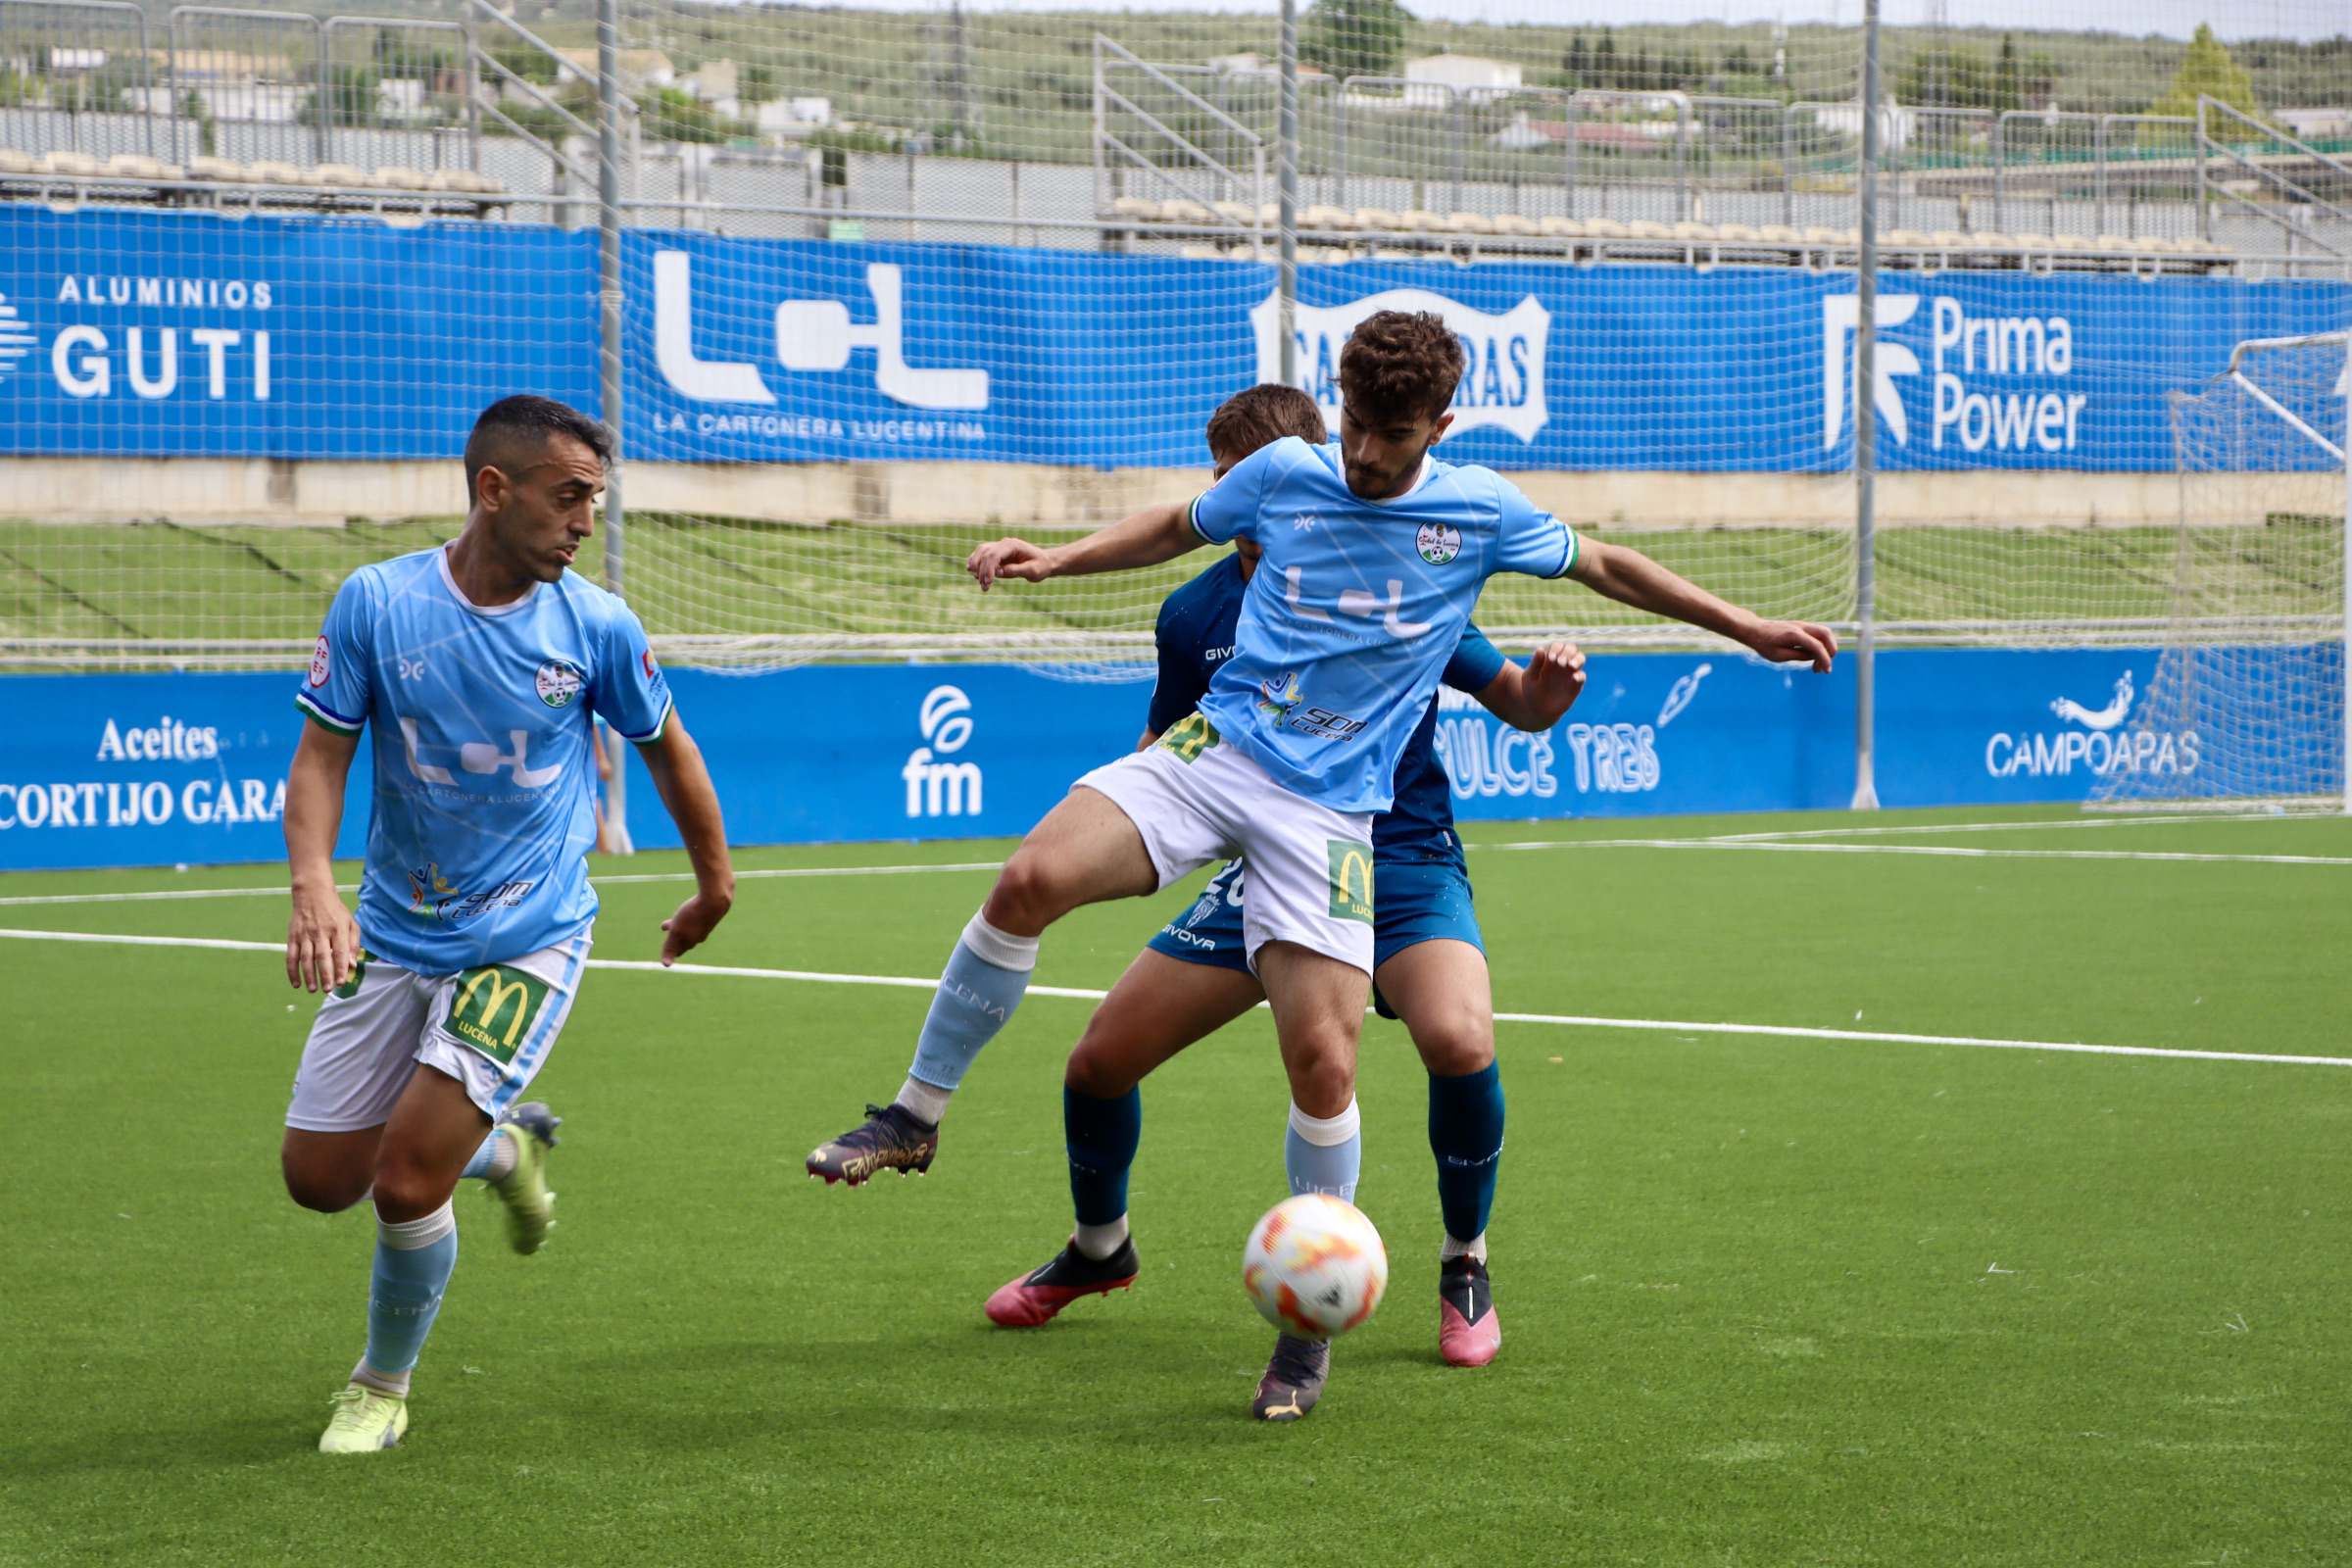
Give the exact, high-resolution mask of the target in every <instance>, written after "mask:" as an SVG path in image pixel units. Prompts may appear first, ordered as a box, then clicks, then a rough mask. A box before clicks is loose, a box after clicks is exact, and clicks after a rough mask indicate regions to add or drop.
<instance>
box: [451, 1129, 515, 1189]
mask: <svg viewBox="0 0 2352 1568" xmlns="http://www.w3.org/2000/svg"><path fill="white" fill-rule="evenodd" d="M509 1141H510V1140H509V1139H508V1138H507V1135H506V1134H505V1133H502V1132H500V1131H499V1130H498V1129H497V1128H495V1127H493V1128H491V1129H490V1136H489V1137H487V1138H485V1139H483V1140H482V1147H481V1148H479V1149H477V1150H475V1151H474V1152H473V1157H472V1158H471V1159H469V1160H467V1161H466V1168H465V1169H464V1170H462V1171H460V1172H458V1174H459V1175H461V1176H484V1177H491V1176H503V1175H505V1174H506V1171H502V1170H500V1169H499V1168H498V1167H499V1165H500V1163H501V1161H500V1157H499V1156H500V1155H502V1154H504V1153H505V1152H506V1150H505V1149H503V1148H501V1147H500V1146H501V1145H504V1144H507V1143H508V1142H509ZM505 1163H506V1167H507V1170H513V1169H514V1168H515V1165H514V1162H513V1161H512V1160H508V1161H506V1162H505Z"/></svg>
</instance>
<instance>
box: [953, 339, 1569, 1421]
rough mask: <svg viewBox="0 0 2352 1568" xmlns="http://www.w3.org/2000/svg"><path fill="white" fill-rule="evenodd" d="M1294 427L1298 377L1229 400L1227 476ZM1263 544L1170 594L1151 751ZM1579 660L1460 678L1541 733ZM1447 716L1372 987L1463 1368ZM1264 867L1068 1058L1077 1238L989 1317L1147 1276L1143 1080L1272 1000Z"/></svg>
mask: <svg viewBox="0 0 2352 1568" xmlns="http://www.w3.org/2000/svg"><path fill="white" fill-rule="evenodd" d="M1284 435H1297V436H1299V437H1300V438H1301V439H1303V440H1307V441H1310V442H1317V443H1319V441H1320V438H1321V435H1322V416H1321V413H1320V411H1319V410H1317V408H1316V407H1315V405H1314V403H1313V401H1312V400H1311V399H1309V398H1308V397H1307V396H1306V395H1305V394H1304V393H1302V392H1299V391H1297V390H1295V389H1293V388H1290V387H1281V386H1271V385H1268V386H1258V387H1252V388H1250V390H1249V391H1247V392H1244V393H1242V394H1239V395H1238V396H1236V397H1235V398H1234V399H1232V400H1231V401H1230V402H1228V403H1227V405H1226V406H1225V407H1224V408H1223V409H1220V410H1219V411H1218V414H1217V417H1216V418H1215V419H1213V420H1211V422H1210V425H1209V445H1210V450H1211V451H1212V453H1214V454H1215V456H1216V460H1217V465H1218V469H1219V472H1220V473H1222V472H1223V470H1224V469H1226V468H1228V467H1230V466H1232V465H1233V464H1234V463H1236V462H1239V461H1240V460H1241V459H1242V458H1244V457H1247V456H1249V454H1250V453H1251V452H1252V451H1255V450H1256V449H1257V448H1258V447H1259V446H1262V445H1264V444H1265V443H1267V442H1269V441H1272V440H1275V439H1279V438H1280V437H1281V436H1284ZM1257 557H1258V552H1257V550H1256V548H1255V546H1254V545H1253V544H1252V543H1250V541H1248V540H1244V541H1241V542H1240V544H1239V546H1238V548H1237V550H1236V553H1235V554H1234V555H1231V556H1228V557H1227V558H1225V559H1224V560H1223V561H1220V562H1218V563H1217V564H1215V565H1213V566H1211V567H1209V568H1208V569H1207V570H1206V571H1204V572H1202V573H1201V575H1200V576H1198V577H1195V578H1194V579H1193V580H1192V581H1191V582H1189V583H1187V584H1186V585H1185V586H1184V587H1182V588H1179V589H1178V590H1177V591H1176V592H1175V593H1173V594H1170V595H1169V596H1168V598H1167V601H1166V602H1165V603H1164V604H1163V605H1162V606H1161V607H1160V613H1159V621H1158V627H1157V641H1158V648H1159V680H1158V684H1157V686H1156V687H1155V688H1154V689H1153V691H1152V706H1151V711H1150V716H1149V718H1148V720H1147V724H1146V729H1145V733H1144V736H1143V740H1142V742H1141V745H1142V746H1147V747H1148V746H1151V745H1152V744H1154V743H1155V742H1156V741H1157V740H1158V738H1159V736H1160V734H1161V733H1162V732H1164V731H1166V730H1168V729H1170V728H1172V727H1173V726H1175V725H1176V724H1178V723H1180V722H1182V721H1183V720H1184V719H1185V718H1186V717H1188V716H1189V715H1190V714H1191V713H1192V712H1193V711H1194V709H1195V707H1196V706H1197V705H1198V703H1199V702H1200V700H1201V696H1202V695H1203V694H1204V693H1205V692H1206V691H1207V690H1208V687H1209V683H1210V681H1211V680H1212V678H1213V677H1214V675H1215V673H1216V670H1217V667H1218V665H1219V664H1220V663H1221V662H1223V661H1225V660H1226V659H1229V658H1231V657H1232V653H1233V647H1234V641H1235V635H1236V629H1237V625H1238V622H1239V619H1240V616H1241V613H1242V598H1243V593H1244V589H1245V586H1246V584H1247V583H1248V582H1249V580H1250V575H1251V573H1252V571H1253V570H1254V568H1255V566H1256V563H1257ZM1583 664H1584V659H1583V656H1582V655H1581V654H1579V653H1577V652H1576V650H1575V649H1574V648H1573V647H1571V646H1569V645H1567V644H1564V643H1562V644H1554V645H1552V646H1550V647H1547V648H1545V649H1544V650H1543V651H1542V652H1541V653H1539V654H1538V655H1537V656H1536V658H1535V659H1534V660H1533V661H1531V662H1530V665H1529V666H1528V667H1526V668H1522V667H1521V666H1519V665H1517V664H1513V663H1511V662H1509V661H1508V660H1506V659H1505V658H1504V657H1503V656H1502V654H1501V653H1500V652H1498V651H1497V650H1496V649H1495V646H1494V644H1492V643H1490V642H1489V641H1488V640H1487V639H1486V637H1485V636H1484V635H1483V634H1482V633H1480V632H1479V631H1478V630H1477V628H1476V627H1472V628H1470V629H1469V630H1467V631H1466V632H1465V633H1464V635H1463V636H1462V638H1461V639H1460V642H1459V644H1458V645H1457V646H1456V648H1455V650H1454V652H1453V655H1452V657H1451V658H1450V659H1449V660H1448V661H1447V662H1446V670H1445V675H1444V680H1445V683H1446V685H1449V686H1452V687H1454V688H1455V689H1456V690H1459V691H1463V692H1466V693H1469V694H1471V695H1472V696H1474V697H1476V698H1477V699H1478V700H1479V701H1480V702H1482V703H1483V704H1485V705H1486V706H1487V707H1488V708H1489V709H1491V710H1492V711H1494V712H1495V714H1496V715H1497V716H1498V717H1500V718H1502V719H1503V720H1504V721H1505V722H1507V723H1511V724H1514V725H1516V726H1518V727H1520V728H1523V729H1530V730H1542V729H1548V728H1549V727H1550V726H1551V725H1552V724H1553V723H1555V722H1557V721H1558V719H1559V717H1560V715H1561V713H1563V712H1565V711H1567V709H1568V706H1569V705H1570V704H1571V703H1573V702H1574V701H1575V699H1576V695H1577V693H1578V691H1579V690H1581V688H1582V686H1583V680H1584V675H1583ZM1436 728H1437V711H1436V705H1435V704H1434V703H1433V704H1431V705H1430V707H1429V709H1428V711H1425V712H1424V713H1423V715H1422V717H1421V719H1420V722H1419V725H1418V727H1417V728H1416V729H1415V730H1414V731H1413V734H1412V738H1411V740H1410V741H1409V743H1408V744H1407V745H1406V747H1405V749H1404V752H1403V755H1402V758H1401V759H1400V760H1399V761H1398V763H1397V776H1396V781H1395V802H1394V804H1393V805H1392V806H1391V808H1390V809H1389V810H1387V811H1385V812H1383V813H1381V814H1380V815H1379V816H1377V817H1376V818H1375V819H1374V821H1373V826H1372V843H1373V850H1374V858H1375V862H1376V867H1375V874H1374V878H1373V881H1374V886H1375V887H1376V888H1377V890H1378V896H1377V898H1376V900H1375V909H1376V912H1375V916H1374V943H1375V955H1374V980H1375V987H1374V993H1373V995H1374V1000H1375V1005H1377V1006H1378V1007H1379V1008H1380V1010H1381V1011H1382V1013H1383V1014H1384V1015H1386V1016H1388V1017H1392V1018H1395V1017H1399V1016H1401V1017H1402V1018H1403V1020H1404V1022H1405V1025H1406V1027H1407V1028H1408V1029H1409V1030H1410V1031H1411V1033H1412V1037H1413V1043H1414V1045H1415V1046H1416V1047H1417V1048H1418V1049H1419V1051H1420V1053H1421V1056H1422V1062H1423V1065H1424V1066H1425V1067H1427V1069H1428V1071H1429V1074H1430V1080H1429V1083H1430V1089H1429V1095H1430V1102H1429V1129H1430V1147H1431V1150H1432V1152H1434V1153H1435V1154H1436V1156H1437V1160H1438V1196H1439V1202H1440V1205H1441V1207H1442V1209H1443V1210H1444V1214H1445V1219H1446V1243H1445V1246H1444V1249H1443V1255H1442V1257H1441V1260H1440V1264H1439V1332H1438V1341H1439V1347H1440V1348H1441V1350H1442V1351H1443V1353H1444V1354H1445V1356H1446V1360H1448V1361H1450V1362H1452V1363H1453V1364H1454V1365H1457V1366H1483V1365H1485V1364H1486V1363H1487V1362H1489V1361H1491V1360H1493V1359H1494V1357H1495V1351H1496V1349H1497V1348H1499V1346H1500V1344H1501V1329H1500V1322H1499V1320H1498V1318H1497V1317H1496V1315H1495V1310H1494V1302H1493V1299H1492V1296H1491V1294H1490V1291H1489V1286H1488V1280H1487V1270H1486V1255H1487V1245H1486V1228H1487V1213H1488V1210H1489V1208H1490V1207H1491V1205H1492V1203H1493V1201H1494V1194H1495V1167H1496V1165H1497V1163H1498V1161H1499V1159H1500V1155H1501V1151H1502V1120H1503V1103H1502V1088H1501V1082H1500V1075H1499V1072H1498V1069H1497V1068H1496V1066H1495V1042H1494V1033H1495V1028H1494V1003H1493V999H1492V997H1491V995H1490V993H1489V988H1488V981H1487V969H1486V956H1485V952H1484V948H1483V945H1482V943H1481V940H1480V935H1479V929H1478V917H1477V912H1476V909H1475V907H1473V904H1472V899H1471V891H1470V878H1469V872H1468V868H1467V866H1466V865H1465V864H1464V863H1463V859H1462V848H1461V842H1460V840H1459V839H1457V838H1456V837H1455V836H1454V832H1453V802H1452V794H1451V790H1450V787H1449V785H1448V782H1447V779H1446V769H1445V766H1444V764H1443V763H1442V762H1440V760H1438V757H1437V753H1436V749H1435V746H1434V744H1433V737H1434V735H1435V733H1436ZM1248 877H1249V873H1248V869H1247V867H1246V865H1245V864H1244V862H1243V861H1241V860H1238V859H1237V860H1234V861H1231V862H1229V863H1227V864H1226V865H1225V867H1224V868H1223V869H1221V870H1220V871H1218V872H1217V874H1216V875H1215V876H1214V877H1212V878H1211V879H1210V880H1209V884H1208V886H1207V888H1206V889H1205V890H1203V892H1202V893H1201V897H1200V898H1199V900H1198V901H1197V902H1196V903H1195V904H1194V905H1193V906H1192V907H1191V908H1190V909H1189V910H1188V911H1187V912H1186V913H1185V914H1183V915H1181V916H1179V917H1178V918H1177V919H1176V920H1174V921H1172V922H1170V923H1169V924H1168V925H1167V926H1166V927H1165V928H1164V929H1162V930H1161V932H1160V933H1159V935H1158V936H1156V937H1154V938H1153V939H1152V943H1151V945H1150V947H1149V948H1148V949H1147V950H1146V951H1145V952H1144V953H1143V954H1142V955H1140V956H1138V957H1137V959H1136V961H1135V963H1134V964H1133V965H1132V966H1131V967H1130V968H1129V969H1128V971H1127V974H1126V975H1125V976H1124V977H1123V978H1122V979H1121V980H1120V982H1119V984H1118V986H1117V988H1115V989H1114V990H1113V991H1112V993H1111V995H1110V998H1109V999H1108V1000H1106V1001H1105V1002H1104V1003H1103V1006H1102V1008H1101V1009H1100V1010H1099V1011H1098V1012H1097V1014H1096V1017H1095V1021H1094V1022H1093V1023H1092V1024H1091V1025H1090V1026H1089V1028H1088V1030H1087V1032H1086V1035H1085V1036H1084V1038H1082V1039H1081V1040H1080V1042H1079V1044H1078V1047H1077V1049H1076V1050H1075V1051H1073V1052H1072V1053H1071V1055H1070V1061H1069V1067H1068V1070H1067V1073H1066V1075H1065V1084H1066V1087H1065V1094H1064V1103H1065V1106H1066V1107H1067V1113H1068V1129H1069V1134H1070V1146H1071V1168H1072V1191H1073V1195H1074V1196H1075V1197H1077V1198H1078V1200H1079V1210H1080V1211H1079V1214H1078V1221H1079V1223H1078V1228H1077V1235H1076V1237H1074V1238H1073V1240H1072V1241H1071V1243H1070V1245H1069V1247H1068V1248H1067V1249H1065V1250H1063V1252H1061V1253H1060V1254H1058V1255H1057V1256H1055V1257H1054V1259H1053V1260H1052V1261H1051V1262H1049V1263H1048V1264H1046V1265H1045V1267H1043V1268H1041V1269H1038V1270H1035V1271H1034V1272H1032V1273H1030V1274H1026V1275H1023V1276H1022V1277H1021V1278H1019V1279H1017V1280H1014V1281H1012V1282H1011V1283H1009V1284H1007V1285H1006V1286H1005V1288H1004V1289H1003V1290H1001V1291H999V1292H998V1293H997V1294H996V1296H994V1297H992V1298H991V1299H990V1301H989V1315H990V1316H991V1317H992V1318H994V1319H996V1320H997V1321H998V1322H1000V1323H1004V1324H1006V1325H1008V1326H1016V1327H1028V1326H1034V1325H1037V1324H1040V1323H1044V1322H1046V1321H1047V1320H1049V1319H1051V1318H1052V1317H1053V1316H1054V1314H1055V1313H1056V1312H1058V1311H1059V1310H1060V1309H1061V1308H1062V1307H1063V1306H1065V1305H1067V1304H1068V1303H1069V1302H1070V1301H1072V1300H1074V1299H1077V1298H1078V1297H1080V1296H1084V1295H1093V1294H1097V1293H1099V1292H1102V1291H1106V1290H1113V1289H1117V1288H1119V1286H1121V1285H1123V1284H1125V1283H1126V1282H1128V1281H1130V1280H1132V1279H1133V1278H1134V1277H1135V1253H1134V1249H1133V1246H1132V1244H1131V1243H1130V1242H1129V1241H1128V1238H1127V1220H1126V1213H1125V1208H1126V1203H1125V1192H1124V1189H1125V1175H1126V1167H1127V1164H1128V1163H1129V1161H1130V1160H1132V1158H1133V1149H1134V1134H1135V1131H1136V1129H1137V1126H1138V1123H1139V1120H1140V1101H1139V1097H1138V1094H1137V1090H1136V1085H1137V1083H1138V1081H1139V1080H1140V1079H1142V1078H1143V1077H1144V1076H1145V1075H1147V1074H1148V1073H1150V1072H1151V1071H1152V1069H1153V1068H1154V1067H1156V1066H1158V1065H1159V1064H1160V1063H1161V1062H1163V1061H1166V1060H1167V1059H1168V1058H1169V1057H1171V1056H1173V1055H1175V1054H1177V1053H1178V1052H1180V1051H1182V1050H1184V1049H1185V1048H1186V1047H1187V1046H1190V1045H1191V1044H1193V1043H1194V1042H1195V1041H1197V1040H1200V1039H1201V1038H1203V1037H1204V1036H1206V1035H1208V1034H1210V1033H1212V1032H1214V1031H1215V1030H1216V1029H1218V1028H1221V1027H1222V1026H1223V1025H1224V1024H1226V1023H1228V1022H1230V1021H1231V1020H1232V1019H1234V1018H1237V1017H1239V1016H1240V1015H1241V1014H1242V1013H1244V1012H1246V1011H1248V1010H1249V1009H1250V1008H1251V1007H1253V1006H1255V1005H1257V1003H1258V1002H1259V1001H1260V1000H1262V998H1263V997H1264V994H1265V993H1264V991H1263V989H1262V988H1261V987H1260V986H1259V984H1258V982H1257V979H1256V977H1255V976H1254V975H1253V974H1252V973H1251V972H1250V966H1249V963H1248V961H1247V958H1246V956H1245V954H1244V933H1243V924H1242V911H1243V907H1244V904H1245V901H1246V899H1247V897H1248V891H1247V890H1248ZM1204 970H1205V971H1209V972H1206V973H1204V972H1203V971H1204ZM1392 1004H1393V1005H1392ZM1352 1121H1353V1107H1352V1106H1350V1107H1349V1109H1348V1113H1346V1114H1344V1115H1343V1116H1341V1117H1335V1118H1325V1119H1323V1120H1320V1121H1318V1120H1316V1119H1314V1118H1307V1117H1303V1116H1302V1115H1301V1114H1300V1113H1299V1111H1298V1109H1297V1106H1296V1105H1295V1104H1294V1106H1293V1110H1292V1126H1291V1131H1290V1135H1289V1138H1290V1141H1291V1142H1292V1143H1294V1144H1301V1143H1302V1144H1307V1145H1313V1144H1316V1143H1322V1142H1326V1141H1328V1142H1331V1143H1337V1142H1339V1141H1341V1140H1343V1139H1345V1138H1347V1137H1348V1136H1349V1135H1351V1134H1352V1132H1353V1127H1352ZM1335 1123H1348V1124H1349V1125H1345V1126H1342V1125H1334V1124H1335ZM1335 1135H1336V1136H1335ZM1303 1152H1304V1151H1297V1150H1295V1151H1294V1155H1297V1154H1299V1153H1303ZM1314 1163H1315V1162H1314V1161H1313V1159H1312V1158H1311V1156H1309V1157H1307V1158H1305V1159H1300V1158H1298V1157H1294V1158H1292V1159H1289V1160H1286V1164H1288V1165H1290V1166H1291V1167H1292V1184H1293V1187H1294V1190H1297V1191H1307V1190H1326V1189H1317V1188H1313V1187H1312V1186H1311V1175H1310V1184H1309V1185H1307V1186H1302V1185H1301V1184H1300V1175H1301V1172H1302V1171H1305V1172H1309V1173H1311V1171H1312V1168H1313V1165H1314ZM1353 1185H1354V1184H1353V1182H1352V1181H1349V1180H1346V1179H1344V1178H1343V1180H1342V1182H1341V1183H1340V1184H1339V1185H1337V1186H1336V1187H1334V1188H1331V1189H1328V1190H1332V1191H1335V1192H1337V1194H1338V1196H1340V1197H1342V1198H1351V1197H1352V1189H1353ZM1305 1343H1306V1342H1300V1345H1299V1347H1298V1348H1293V1347H1289V1346H1287V1345H1286V1346H1283V1347H1278V1348H1277V1351H1276V1355H1275V1361H1274V1364H1273V1365H1272V1366H1271V1367H1269V1369H1268V1373H1267V1380H1266V1382H1265V1384H1263V1385H1261V1387H1260V1391H1259V1397H1258V1400H1257V1403H1258V1405H1259V1407H1260V1408H1259V1411H1258V1413H1259V1414H1260V1415H1265V1414H1267V1413H1268V1412H1269V1410H1272V1411H1279V1412H1282V1413H1285V1414H1303V1413H1304V1412H1305V1410H1306V1409H1308V1408H1311V1407H1312V1405H1313V1403H1314V1400H1315V1397H1316V1394H1317V1393H1318V1392H1319V1390H1320V1386H1321V1383H1322V1371H1323V1366H1324V1365H1325V1364H1326V1362H1325V1357H1327V1354H1328V1351H1327V1350H1325V1349H1322V1348H1311V1349H1310V1348H1304V1347H1305ZM1286 1348H1288V1349H1292V1350H1293V1352H1294V1353H1293V1354H1292V1356H1291V1357H1290V1359H1291V1360H1298V1361H1301V1362H1302V1363H1303V1362H1312V1363H1314V1364H1312V1365H1307V1364H1301V1365H1299V1366H1296V1367H1294V1366H1291V1365H1289V1364H1288V1363H1287V1362H1286V1359H1285V1355H1284V1350H1285V1349H1286Z"/></svg>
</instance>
